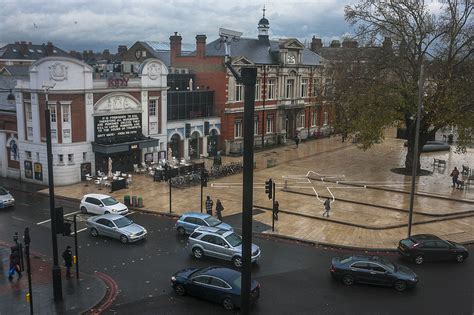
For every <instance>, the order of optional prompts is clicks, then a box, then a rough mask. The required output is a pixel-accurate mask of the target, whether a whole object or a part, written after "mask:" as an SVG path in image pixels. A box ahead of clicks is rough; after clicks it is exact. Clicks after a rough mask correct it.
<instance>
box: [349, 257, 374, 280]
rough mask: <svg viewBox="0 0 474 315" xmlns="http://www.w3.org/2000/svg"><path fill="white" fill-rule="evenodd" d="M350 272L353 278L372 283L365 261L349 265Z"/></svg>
mask: <svg viewBox="0 0 474 315" xmlns="http://www.w3.org/2000/svg"><path fill="white" fill-rule="evenodd" d="M350 270H351V274H352V276H353V277H354V280H356V281H358V282H365V283H372V282H371V274H370V267H369V264H368V263H367V262H364V261H359V262H355V263H353V264H352V265H351V266H350Z"/></svg>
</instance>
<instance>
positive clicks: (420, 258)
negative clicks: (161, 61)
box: [415, 255, 425, 265]
mask: <svg viewBox="0 0 474 315" xmlns="http://www.w3.org/2000/svg"><path fill="white" fill-rule="evenodd" d="M424 261H425V258H423V256H421V255H418V256H416V257H415V264H417V265H421V264H422V263H423V262H424Z"/></svg>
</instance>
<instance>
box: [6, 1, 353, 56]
mask: <svg viewBox="0 0 474 315" xmlns="http://www.w3.org/2000/svg"><path fill="white" fill-rule="evenodd" d="M355 2H357V0H303V1H299V0H295V1H292V0H266V1H260V0H254V1H251V0H233V1H229V0H220V1H211V0H194V1H191V0H179V1H169V0H161V1H159V0H142V1H138V0H127V1H118V0H117V1H115V0H114V1H112V0H104V1H102V0H96V1H78V0H62V1H54V0H49V1H31V0H30V1H19V0H7V1H5V0H0V6H1V10H0V45H1V44H5V43H12V42H15V41H22V40H24V41H31V42H33V43H36V44H41V43H44V42H47V41H52V42H53V43H54V44H55V45H57V46H59V47H60V48H63V49H66V50H79V51H82V50H84V49H93V50H103V49H104V48H108V49H110V50H111V52H116V50H117V46H118V45H119V44H123V45H127V46H129V47H130V46H131V45H132V44H133V43H134V42H135V41H137V40H152V41H160V42H168V41H169V36H170V35H171V34H173V32H178V33H180V34H181V35H182V37H183V43H189V44H193V43H194V41H195V36H196V34H206V35H207V37H208V41H211V40H214V39H215V38H217V36H218V29H219V27H225V28H230V29H233V30H238V31H241V32H243V33H244V35H243V36H244V37H256V36H257V23H258V21H259V19H260V18H261V16H262V10H261V9H262V7H263V5H264V4H265V6H266V9H267V11H266V17H267V18H268V20H269V22H270V36H271V37H272V38H283V37H296V38H298V39H300V40H301V41H302V42H304V41H305V40H307V41H309V40H310V39H311V37H312V36H313V35H316V37H321V38H323V42H324V43H325V44H327V43H328V42H329V41H330V40H332V39H336V38H339V37H341V36H343V35H345V34H349V33H350V32H351V28H350V27H349V26H348V25H347V23H346V22H345V21H344V6H345V5H347V4H353V3H355ZM2 46H3V45H2Z"/></svg>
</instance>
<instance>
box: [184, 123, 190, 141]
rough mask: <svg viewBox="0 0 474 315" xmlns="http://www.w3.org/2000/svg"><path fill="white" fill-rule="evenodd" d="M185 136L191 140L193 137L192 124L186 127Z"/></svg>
mask: <svg viewBox="0 0 474 315" xmlns="http://www.w3.org/2000/svg"><path fill="white" fill-rule="evenodd" d="M184 134H185V137H186V138H189V137H190V136H191V124H185V125H184Z"/></svg>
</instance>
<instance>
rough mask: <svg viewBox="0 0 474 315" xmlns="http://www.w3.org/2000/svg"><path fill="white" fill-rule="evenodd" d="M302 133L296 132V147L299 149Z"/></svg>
mask: <svg viewBox="0 0 474 315" xmlns="http://www.w3.org/2000/svg"><path fill="white" fill-rule="evenodd" d="M300 140H301V139H300V133H299V132H297V133H296V137H295V143H296V148H297V149H298V145H299V144H300Z"/></svg>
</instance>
